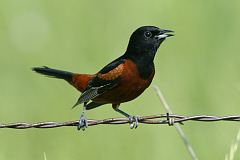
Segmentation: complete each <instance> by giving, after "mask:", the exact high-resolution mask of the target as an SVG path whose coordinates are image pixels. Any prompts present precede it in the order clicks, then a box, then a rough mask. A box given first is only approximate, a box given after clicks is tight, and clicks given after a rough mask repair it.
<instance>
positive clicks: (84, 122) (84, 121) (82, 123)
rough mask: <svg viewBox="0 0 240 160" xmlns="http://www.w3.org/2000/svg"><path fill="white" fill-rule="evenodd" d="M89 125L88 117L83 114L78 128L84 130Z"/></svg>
mask: <svg viewBox="0 0 240 160" xmlns="http://www.w3.org/2000/svg"><path fill="white" fill-rule="evenodd" d="M87 127H88V122H87V118H86V117H85V116H84V115H81V117H80V119H79V123H78V126H77V129H78V130H82V131H84V130H85V129H86V128H87Z"/></svg>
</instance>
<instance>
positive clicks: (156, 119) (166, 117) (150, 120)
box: [0, 113, 240, 129]
mask: <svg viewBox="0 0 240 160" xmlns="http://www.w3.org/2000/svg"><path fill="white" fill-rule="evenodd" d="M186 121H201V122H214V121H240V115H229V116H209V115H196V116H184V115H176V114H168V113H167V114H158V115H151V116H142V117H139V123H144V124H168V125H174V123H180V124H183V122H186ZM126 123H130V121H129V119H128V118H108V119H103V120H94V119H89V120H88V126H94V125H100V124H126ZM77 125H78V120H76V121H68V122H38V123H31V124H30V123H25V122H17V123H9V124H1V123H0V129H1V128H12V129H27V128H57V127H66V126H77Z"/></svg>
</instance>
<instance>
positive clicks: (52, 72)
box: [32, 66, 74, 81]
mask: <svg viewBox="0 0 240 160" xmlns="http://www.w3.org/2000/svg"><path fill="white" fill-rule="evenodd" d="M32 70H33V71H35V72H37V73H40V74H43V75H46V76H49V77H53V78H59V79H64V80H66V81H71V80H72V77H73V75H74V74H73V73H71V72H67V71H61V70H57V69H52V68H48V67H46V66H43V67H34V68H32Z"/></svg>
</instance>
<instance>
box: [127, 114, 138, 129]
mask: <svg viewBox="0 0 240 160" xmlns="http://www.w3.org/2000/svg"><path fill="white" fill-rule="evenodd" d="M138 121H139V116H129V122H130V129H133V128H134V129H136V128H137V127H138Z"/></svg>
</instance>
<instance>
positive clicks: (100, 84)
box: [73, 57, 125, 108]
mask: <svg viewBox="0 0 240 160" xmlns="http://www.w3.org/2000/svg"><path fill="white" fill-rule="evenodd" d="M124 61H125V59H124V58H123V57H119V58H118V59H116V60H114V61H113V62H111V63H109V64H108V65H106V66H105V67H104V68H103V69H101V70H100V71H99V72H98V73H97V74H96V76H95V77H94V78H93V79H92V80H91V81H90V82H89V83H88V86H87V87H86V89H85V91H84V92H83V93H82V94H81V96H80V97H79V99H78V101H77V103H76V104H75V105H74V106H73V108H74V107H76V106H77V105H79V104H82V103H85V102H89V101H90V100H92V99H94V98H96V97H98V96H99V95H101V94H103V93H104V92H106V91H107V90H110V89H111V88H113V87H115V86H116V85H117V84H118V82H119V79H120V78H121V73H122V71H123V63H124Z"/></svg>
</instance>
